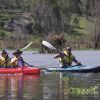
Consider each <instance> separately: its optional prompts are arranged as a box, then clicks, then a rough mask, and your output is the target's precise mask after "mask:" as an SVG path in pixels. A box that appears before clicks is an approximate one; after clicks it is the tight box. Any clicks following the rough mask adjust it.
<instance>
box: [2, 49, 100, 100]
mask: <svg viewBox="0 0 100 100" xmlns="http://www.w3.org/2000/svg"><path fill="white" fill-rule="evenodd" d="M11 53H12V52H10V51H9V55H10V56H11V57H12V55H11ZM73 54H74V55H75V56H76V58H77V59H79V61H81V62H82V64H84V65H97V66H99V65H100V51H93V50H89V51H73ZM22 56H23V58H24V60H25V61H26V62H28V63H29V64H30V65H35V66H37V67H39V68H47V67H59V63H58V60H57V59H54V58H53V56H54V54H33V52H31V51H28V52H27V51H25V52H24V53H23V55H22ZM0 100H100V73H59V72H46V71H45V70H41V74H40V75H35V76H34V75H17V74H16V75H2V74H0Z"/></svg>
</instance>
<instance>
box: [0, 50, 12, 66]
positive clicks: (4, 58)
mask: <svg viewBox="0 0 100 100" xmlns="http://www.w3.org/2000/svg"><path fill="white" fill-rule="evenodd" d="M10 60H11V59H10V57H9V56H8V53H7V52H6V51H5V50H2V52H1V57H0V67H6V68H7V67H10Z"/></svg>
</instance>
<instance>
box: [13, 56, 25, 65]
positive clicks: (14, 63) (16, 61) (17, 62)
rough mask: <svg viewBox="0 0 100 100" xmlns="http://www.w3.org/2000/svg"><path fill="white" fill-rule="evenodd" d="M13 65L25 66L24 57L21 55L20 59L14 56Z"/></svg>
mask: <svg viewBox="0 0 100 100" xmlns="http://www.w3.org/2000/svg"><path fill="white" fill-rule="evenodd" d="M11 66H13V67H23V66H24V62H23V59H22V57H20V59H18V58H16V57H13V58H12V59H11Z"/></svg>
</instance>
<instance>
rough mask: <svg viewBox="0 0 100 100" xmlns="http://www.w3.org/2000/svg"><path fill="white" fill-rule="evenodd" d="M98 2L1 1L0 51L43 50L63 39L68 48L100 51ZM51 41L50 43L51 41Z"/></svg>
mask: <svg viewBox="0 0 100 100" xmlns="http://www.w3.org/2000/svg"><path fill="white" fill-rule="evenodd" d="M99 4H100V1H99V0H0V48H12V49H13V48H22V47H24V46H25V45H26V44H28V43H29V42H30V41H33V42H34V43H33V45H32V46H31V48H40V47H41V41H42V40H43V39H47V38H48V37H49V36H53V35H58V36H59V35H63V36H64V37H63V38H64V39H65V40H66V43H65V46H66V45H67V46H71V47H73V48H75V49H87V48H88V49H98V48H99V47H100V43H99V42H100V33H99V32H100V21H99V18H100V14H99V13H100V6H99ZM49 41H50V40H49Z"/></svg>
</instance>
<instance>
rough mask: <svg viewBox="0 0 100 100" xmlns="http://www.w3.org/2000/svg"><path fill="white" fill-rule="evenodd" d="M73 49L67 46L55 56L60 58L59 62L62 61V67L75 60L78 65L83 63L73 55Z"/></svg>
mask: <svg viewBox="0 0 100 100" xmlns="http://www.w3.org/2000/svg"><path fill="white" fill-rule="evenodd" d="M71 51H72V49H71V48H70V47H67V48H66V49H65V50H64V51H63V52H61V53H59V54H57V55H56V56H55V57H54V58H59V62H60V63H61V66H62V67H68V66H71V65H72V63H73V62H75V63H76V64H77V65H81V63H80V62H79V61H77V60H76V58H75V57H74V56H73V54H72V52H71Z"/></svg>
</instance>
